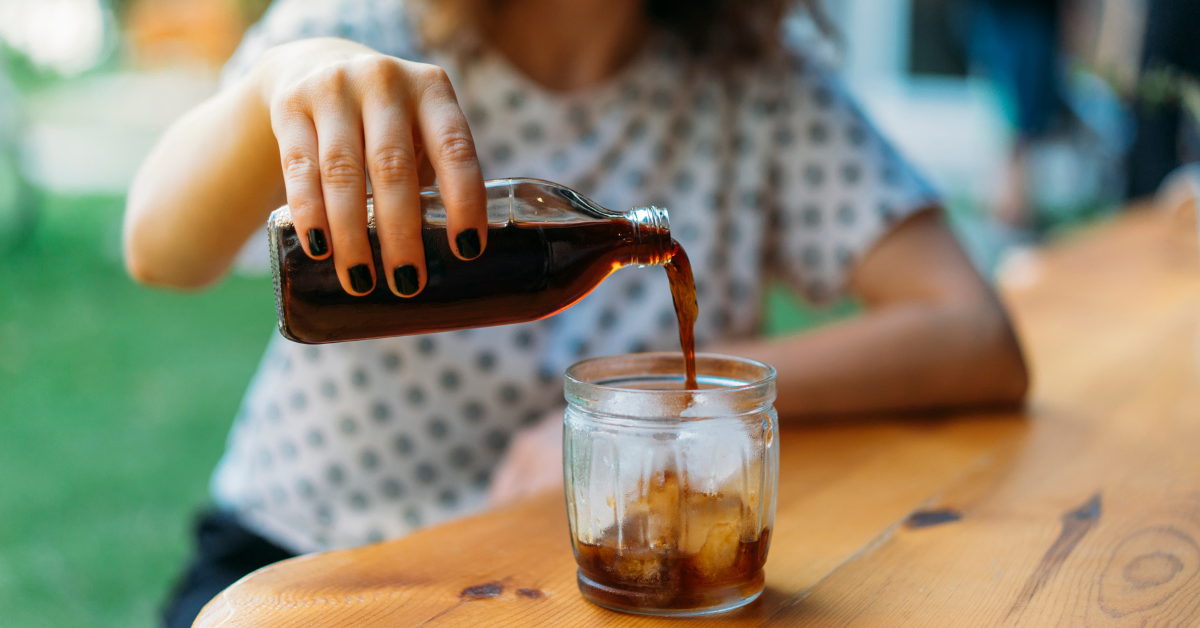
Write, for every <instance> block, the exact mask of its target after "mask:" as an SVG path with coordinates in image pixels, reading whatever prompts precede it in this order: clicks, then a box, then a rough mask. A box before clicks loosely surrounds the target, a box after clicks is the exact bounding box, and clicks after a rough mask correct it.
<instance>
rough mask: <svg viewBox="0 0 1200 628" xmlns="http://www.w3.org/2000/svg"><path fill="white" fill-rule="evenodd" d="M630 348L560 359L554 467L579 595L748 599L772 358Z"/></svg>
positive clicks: (674, 604)
mask: <svg viewBox="0 0 1200 628" xmlns="http://www.w3.org/2000/svg"><path fill="white" fill-rule="evenodd" d="M696 371H697V376H698V377H697V380H698V383H699V385H700V389H699V390H685V389H684V386H683V381H684V364H683V355H682V354H680V353H639V354H630V355H620V356H611V357H604V358H596V359H593V360H586V361H583V362H580V363H578V364H575V365H574V366H572V367H571V368H570V369H568V370H567V375H566V398H567V411H566V414H565V418H564V421H565V423H564V430H563V445H564V449H563V451H564V456H563V467H564V470H563V473H564V479H565V489H566V498H567V514H568V518H569V520H570V525H571V541H572V545H573V547H574V550H575V560H576V562H577V563H578V565H579V571H578V579H579V590H580V591H581V592H582V593H583V595H584V597H586V598H587V599H589V600H591V601H592V602H595V603H596V604H599V605H601V606H604V607H606V608H610V609H613V610H619V611H625V612H631V613H641V614H648V615H702V614H707V613H716V612H721V611H726V610H730V609H733V608H737V607H739V606H743V605H745V604H749V603H750V602H752V601H754V600H755V599H756V598H757V597H758V596H759V594H760V593H762V589H763V583H764V576H763V564H764V563H765V562H766V559H767V546H768V543H769V540H770V536H771V526H772V523H773V521H774V518H775V490H776V486H777V484H778V481H779V445H778V440H777V438H776V435H777V432H778V430H779V425H778V417H777V415H776V413H775V408H774V406H773V405H772V403H773V402H774V400H775V369H773V368H771V367H770V366H767V365H766V364H763V363H761V362H755V361H753V360H746V359H743V358H735V357H730V356H723V355H714V354H698V355H697V356H696Z"/></svg>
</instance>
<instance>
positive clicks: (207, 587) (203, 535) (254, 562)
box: [163, 511, 295, 628]
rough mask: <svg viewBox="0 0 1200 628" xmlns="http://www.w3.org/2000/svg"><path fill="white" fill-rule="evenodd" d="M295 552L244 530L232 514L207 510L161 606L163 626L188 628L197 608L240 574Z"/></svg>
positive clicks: (198, 609) (200, 519)
mask: <svg viewBox="0 0 1200 628" xmlns="http://www.w3.org/2000/svg"><path fill="white" fill-rule="evenodd" d="M294 555H295V554H293V553H291V552H289V551H288V550H286V549H283V548H282V547H279V546H278V545H276V544H274V543H272V542H271V541H268V540H267V539H264V538H263V537H261V536H259V535H257V534H255V533H253V532H251V531H249V530H247V529H246V528H244V527H242V525H241V524H240V523H238V521H237V519H236V518H234V516H233V515H231V514H229V513H226V512H220V511H210V512H206V513H204V514H202V515H200V516H199V517H197V520H196V547H195V555H194V556H193V557H192V560H191V563H190V564H189V565H188V567H187V569H186V570H185V571H184V572H183V574H182V575H181V576H180V578H179V581H178V582H177V583H176V584H175V589H174V591H172V592H171V595H170V597H169V598H168V599H167V602H166V604H165V605H164V606H163V625H164V626H166V627H167V628H187V627H188V626H191V625H192V622H193V621H195V619H196V616H197V615H199V614H200V609H202V608H204V605H205V604H207V603H208V601H209V600H211V599H213V598H214V597H216V595H217V594H218V593H220V592H221V591H223V590H224V589H225V587H228V586H229V585H231V584H233V583H234V582H237V581H238V580H240V579H241V577H242V576H244V575H246V574H248V573H250V572H252V571H254V570H255V569H258V568H259V567H265V566H267V565H270V564H271V563H275V562H279V561H281V560H283V559H285V558H291V557H292V556H294Z"/></svg>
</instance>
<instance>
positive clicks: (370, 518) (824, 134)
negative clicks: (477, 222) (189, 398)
mask: <svg viewBox="0 0 1200 628" xmlns="http://www.w3.org/2000/svg"><path fill="white" fill-rule="evenodd" d="M412 22H413V19H412V18H411V17H410V16H409V15H407V14H406V12H405V7H404V5H403V2H402V1H401V0H339V1H330V0H279V1H277V2H276V3H275V5H274V6H273V7H272V8H271V9H270V11H269V12H268V13H267V15H266V16H265V17H264V18H263V20H262V22H260V23H259V24H258V25H257V26H255V27H254V28H253V29H252V30H251V31H250V33H249V34H248V35H247V37H246V39H245V41H244V42H243V43H242V46H241V48H240V49H239V51H238V53H237V54H236V55H235V56H234V58H233V60H232V61H231V62H230V64H229V66H228V67H227V69H226V77H225V78H226V82H229V81H231V80H234V79H236V78H237V77H238V76H240V75H242V74H243V73H244V72H246V71H247V70H248V69H249V68H250V67H251V66H252V65H253V64H254V63H255V62H256V61H257V60H258V58H259V57H260V55H262V53H263V52H264V51H266V49H267V48H269V47H271V46H274V45H277V44H281V43H284V42H287V41H291V40H296V39H301V38H306V37H321V36H336V37H343V38H346V39H351V40H355V41H359V42H362V43H364V44H366V45H368V46H371V47H372V48H374V49H376V50H379V51H380V52H383V53H386V54H391V55H395V56H399V57H402V58H406V59H410V60H419V61H425V62H431V63H436V64H438V65H440V66H442V67H443V68H444V69H445V70H446V71H447V73H448V74H449V75H450V77H451V81H452V82H453V84H454V88H455V91H456V93H457V95H458V98H459V103H460V104H461V106H462V108H463V110H464V112H466V114H467V117H468V120H469V122H470V125H471V132H472V135H473V136H474V139H475V144H476V147H477V149H478V153H479V159H480V164H481V165H482V167H483V173H484V175H485V176H486V177H488V178H502V177H534V178H540V179H549V180H551V181H557V182H560V183H562V184H564V185H567V186H570V187H572V188H575V189H577V190H579V191H580V192H582V193H584V194H587V195H589V196H590V197H591V198H593V199H594V200H595V201H596V202H598V203H600V204H601V205H603V206H605V207H609V208H612V209H617V210H624V209H628V208H630V207H634V206H642V205H657V206H660V207H667V208H669V212H670V221H671V231H672V234H673V235H674V237H675V238H676V239H678V240H679V241H680V242H681V243H682V244H683V246H684V248H685V249H686V250H687V251H688V253H689V256H690V257H691V259H692V263H693V264H694V266H695V275H696V294H697V299H698V301H699V307H700V317H699V320H698V321H697V323H696V338H697V344H698V345H700V346H701V347H702V346H704V345H706V344H709V343H712V342H715V341H720V340H729V339H735V338H746V337H751V336H753V335H754V334H755V332H756V330H757V329H758V328H759V325H760V322H761V319H762V316H763V308H762V301H763V298H762V297H763V290H764V287H765V284H766V283H767V281H768V278H769V277H771V276H777V277H782V278H783V279H785V280H787V281H788V282H789V283H791V285H793V286H795V287H796V288H797V289H798V290H799V291H801V292H802V293H804V294H806V295H807V296H808V297H809V298H811V299H812V300H814V301H820V302H824V301H828V300H830V299H832V298H835V297H837V296H838V295H839V294H841V293H842V291H843V290H844V288H845V285H846V280H847V274H848V272H849V270H850V269H851V268H852V267H853V265H854V263H855V260H857V259H859V258H860V257H862V255H863V254H865V253H866V252H867V251H868V250H869V249H870V248H871V247H872V246H873V245H874V243H875V242H876V241H878V239H879V238H880V236H882V235H883V234H885V233H886V232H887V231H888V230H889V229H890V228H891V227H892V226H893V225H895V224H896V222H897V221H899V220H901V219H902V218H904V217H905V216H907V215H909V214H911V213H912V212H914V211H916V210H918V209H921V208H924V207H928V206H930V205H933V204H936V203H937V198H936V196H935V194H934V193H933V192H932V190H931V189H930V188H929V187H928V186H927V185H926V184H925V183H924V182H923V181H922V180H921V179H920V178H919V177H918V176H917V175H916V174H915V173H914V172H913V170H912V169H911V168H910V167H909V166H908V165H907V164H906V163H905V162H904V161H903V160H902V159H901V158H900V157H899V156H897V154H896V153H895V151H894V150H893V149H892V148H891V147H889V146H888V144H887V143H886V142H885V141H884V140H883V139H882V138H881V137H880V136H879V134H878V133H877V132H876V130H875V129H874V128H873V127H872V126H871V125H870V124H869V123H868V122H867V121H866V120H865V119H864V118H863V117H862V115H861V114H860V113H859V111H858V109H857V108H856V107H855V106H854V104H853V103H852V102H851V101H850V100H849V99H848V97H847V96H846V93H845V91H844V90H843V88H842V87H841V85H840V84H839V83H838V82H837V80H836V79H835V78H833V77H832V76H831V75H830V74H829V73H828V72H827V71H826V70H824V69H823V68H821V67H819V66H818V65H817V64H815V63H813V62H811V61H807V60H806V59H805V57H804V56H803V55H802V54H801V53H799V52H790V53H788V54H786V55H780V56H779V58H777V59H772V60H768V61H764V62H762V63H761V64H759V65H756V66H754V67H735V68H724V69H718V68H715V67H710V66H709V65H706V64H705V63H703V62H702V61H700V60H697V59H695V58H694V57H692V56H690V55H688V54H687V53H686V51H685V49H684V48H683V47H682V46H681V45H680V44H679V43H678V42H677V41H676V40H675V39H673V38H672V37H671V36H669V35H665V34H662V35H657V36H655V37H654V38H653V39H652V40H651V42H650V43H648V44H647V45H646V46H645V48H644V50H643V51H642V52H641V53H640V55H639V56H638V57H637V58H636V59H635V61H634V62H632V63H631V64H630V66H629V67H627V68H626V69H624V70H622V71H621V72H620V73H619V74H618V75H617V76H615V77H613V78H612V79H610V80H607V81H605V82H604V83H603V84H601V85H599V86H597V87H594V88H590V89H587V90H583V91H580V92H578V93H569V94H562V93H555V92H551V91H548V90H546V89H544V88H541V87H539V86H538V85H536V84H535V83H532V82H531V81H530V80H529V79H527V78H525V77H524V76H522V75H521V74H520V72H519V71H517V70H516V69H515V68H513V67H512V66H511V65H510V64H509V63H508V62H507V61H506V60H505V59H503V58H502V57H500V56H499V55H497V54H496V53H494V52H490V51H487V50H485V49H475V50H466V49H459V50H456V51H455V52H454V53H453V54H450V53H439V52H435V53H425V52H422V51H421V49H420V45H419V40H418V39H417V38H416V35H415V34H414V29H412V28H411V26H412ZM502 279H503V278H497V280H502ZM676 334H677V332H676V323H675V314H674V310H673V309H672V305H671V295H670V290H669V289H668V286H667V280H666V274H665V273H664V272H663V271H662V270H661V269H659V268H653V267H651V268H641V269H638V268H628V269H625V270H621V271H620V272H617V273H616V274H614V275H613V276H612V277H610V278H609V279H608V280H606V281H605V282H604V283H603V284H601V286H600V287H599V288H597V289H596V290H595V291H594V292H593V293H592V294H590V295H589V296H588V297H587V298H585V299H584V300H583V301H581V302H580V303H579V304H578V305H576V306H575V307H573V308H571V309H569V310H567V311H566V312H564V313H562V314H559V315H558V316H555V317H553V318H550V319H547V320H544V321H539V322H535V323H527V324H521V325H510V326H505V327H491V328H483V329H476V330H468V331H459V332H452V333H443V334H432V335H427V336H416V337H403V338H389V339H382V340H370V341H362V342H351V343H344V344H338V345H323V346H304V345H299V344H294V343H291V342H289V341H287V340H284V339H283V338H282V337H279V336H276V337H275V338H274V340H273V341H272V342H271V344H270V347H269V348H268V350H267V353H266V355H265V356H264V358H263V361H262V364H261V365H260V366H259V369H258V373H257V375H256V376H255V377H254V380H253V382H252V383H251V385H250V388H249V391H248V392H247V394H246V398H245V400H244V402H243V404H242V407H241V410H240V412H239V415H238V417H237V419H236V421H235V422H234V425H233V429H232V431H231V434H230V436H229V443H228V448H227V451H226V454H225V456H224V458H223V459H222V461H221V463H220V465H219V467H218V468H217V471H216V472H215V474H214V476H213V481H212V490H213V495H214V497H215V499H216V501H217V503H218V504H219V505H220V506H222V507H223V508H226V509H228V510H230V511H232V512H234V513H236V514H237V515H238V516H239V518H240V519H241V521H242V522H243V523H244V524H245V525H247V526H248V527H250V528H252V529H254V530H256V531H258V532H260V533H261V534H263V535H265V536H267V537H268V538H270V539H272V540H274V541H275V542H277V543H279V544H281V545H283V546H285V547H288V548H290V549H292V550H294V551H297V552H308V551H314V550H323V549H330V548H339V547H348V546H353V545H360V544H363V543H367V542H372V541H378V540H381V539H385V538H392V537H396V536H400V535H404V534H407V533H409V532H411V531H413V530H415V529H417V528H420V527H423V526H428V525H432V524H435V523H438V522H441V521H446V520H448V519H451V518H455V517H459V516H462V515H465V514H468V513H471V512H472V511H474V510H477V509H478V508H479V507H480V506H481V505H482V503H483V499H484V494H485V491H486V488H487V484H488V478H489V475H490V474H491V472H492V470H493V469H494V468H495V466H496V464H497V463H498V462H499V460H500V457H501V455H502V454H503V453H504V450H505V447H506V446H507V444H508V441H509V439H510V438H511V436H512V434H513V433H514V432H515V431H516V430H518V429H520V428H521V427H522V426H523V425H527V424H530V423H532V422H534V421H536V420H537V419H538V418H539V417H541V416H542V415H543V414H544V413H546V412H547V411H549V410H552V409H554V408H557V407H560V406H561V405H562V404H563V400H562V373H563V371H564V370H565V369H566V368H567V367H568V366H569V365H571V364H572V363H574V362H575V361H577V360H580V359H583V358H588V357H592V356H599V355H609V354H617V353H626V352H633V351H647V350H673V351H678V350H679V340H678V336H677V335H676Z"/></svg>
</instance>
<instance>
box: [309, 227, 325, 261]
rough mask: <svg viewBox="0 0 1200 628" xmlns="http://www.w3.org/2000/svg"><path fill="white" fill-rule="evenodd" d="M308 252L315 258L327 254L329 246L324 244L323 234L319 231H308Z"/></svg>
mask: <svg viewBox="0 0 1200 628" xmlns="http://www.w3.org/2000/svg"><path fill="white" fill-rule="evenodd" d="M308 250H309V251H310V252H311V253H312V254H313V255H315V256H316V257H321V256H322V255H324V254H326V253H328V252H329V245H327V244H325V232H324V231H321V230H320V229H309V230H308Z"/></svg>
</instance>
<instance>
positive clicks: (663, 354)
mask: <svg viewBox="0 0 1200 628" xmlns="http://www.w3.org/2000/svg"><path fill="white" fill-rule="evenodd" d="M631 358H633V359H638V358H644V359H645V360H647V361H649V360H651V359H662V358H679V361H680V362H681V363H682V362H683V353H682V352H679V351H647V352H642V353H620V354H617V355H602V356H600V357H596V358H588V359H586V360H580V361H578V362H576V363H574V364H572V365H571V366H569V367H567V371H566V373H565V374H564V375H563V377H564V378H566V380H567V381H569V382H574V383H576V384H579V385H581V386H588V387H592V388H596V389H600V390H611V391H613V392H621V393H647V394H655V395H661V394H663V393H680V392H682V393H690V394H697V393H705V392H737V391H742V390H750V389H753V388H756V387H759V386H762V385H764V384H768V383H770V382H773V381H774V380H775V378H776V375H777V373H776V371H775V367H773V366H771V365H770V364H767V363H766V362H759V361H758V360H753V359H750V358H743V357H741V356H736V355H728V354H725V353H708V352H703V353H702V352H696V375H697V377H698V378H699V377H701V373H700V359H701V358H706V359H711V360H721V361H725V362H735V363H738V364H741V365H744V366H749V367H752V368H761V369H763V370H764V371H766V375H764V376H763V377H762V378H760V379H758V380H756V381H753V382H747V383H745V384H742V385H740V386H723V387H721V388H704V389H700V390H682V389H681V390H643V389H639V388H623V387H621V386H607V385H605V384H597V383H596V382H592V381H588V380H585V379H580V378H578V377H576V376H575V374H576V373H577V372H578V371H579V370H580V369H581V367H586V366H591V365H594V364H598V363H601V362H616V361H618V360H628V359H631ZM680 374H682V372H681V373H680Z"/></svg>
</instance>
